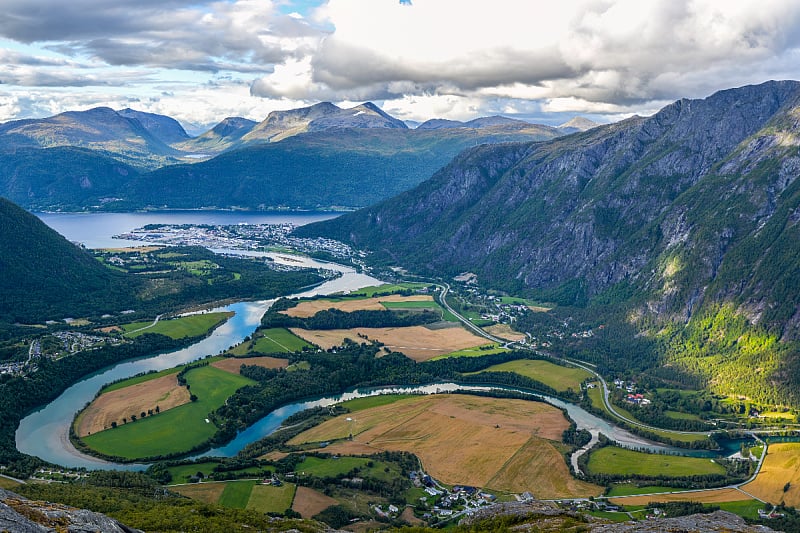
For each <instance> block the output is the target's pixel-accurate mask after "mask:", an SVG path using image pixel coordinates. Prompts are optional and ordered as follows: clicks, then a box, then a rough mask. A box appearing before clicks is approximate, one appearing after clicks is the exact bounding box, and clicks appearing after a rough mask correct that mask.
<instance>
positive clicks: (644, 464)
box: [588, 446, 725, 477]
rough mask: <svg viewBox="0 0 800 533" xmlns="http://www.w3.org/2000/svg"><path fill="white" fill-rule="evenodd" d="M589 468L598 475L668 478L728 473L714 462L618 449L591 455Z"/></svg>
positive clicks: (612, 448)
mask: <svg viewBox="0 0 800 533" xmlns="http://www.w3.org/2000/svg"><path fill="white" fill-rule="evenodd" d="M588 468H589V471H590V472H592V473H595V474H621V475H631V474H638V475H642V476H666V477H686V476H694V475H707V474H725V468H723V467H722V466H721V465H719V464H717V463H715V462H714V461H713V460H711V459H704V458H700V457H681V456H677V455H659V454H650V453H642V452H635V451H633V450H626V449H624V448H617V447H616V446H606V447H604V448H600V449H599V450H597V451H596V452H593V453H592V454H591V455H590V456H589V464H588Z"/></svg>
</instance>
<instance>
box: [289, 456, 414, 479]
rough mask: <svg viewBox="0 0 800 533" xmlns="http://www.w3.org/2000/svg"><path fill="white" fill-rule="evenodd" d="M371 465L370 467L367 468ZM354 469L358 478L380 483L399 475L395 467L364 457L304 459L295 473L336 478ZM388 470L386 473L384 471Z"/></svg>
mask: <svg viewBox="0 0 800 533" xmlns="http://www.w3.org/2000/svg"><path fill="white" fill-rule="evenodd" d="M369 464H371V465H372V466H368V465H369ZM354 468H358V469H360V472H359V474H358V475H359V477H371V478H375V479H380V480H382V481H391V480H392V479H393V478H395V477H397V476H399V475H400V471H399V469H398V468H397V466H396V465H394V464H391V463H383V462H381V461H374V460H372V459H367V458H364V457H348V456H341V457H338V458H335V459H334V458H333V457H329V458H325V459H322V458H319V457H306V459H305V460H304V461H303V462H301V463H298V464H297V466H295V472H297V473H299V474H301V475H302V474H305V475H312V476H316V477H336V476H339V475H345V474H347V473H348V472H350V471H351V470H353V469H354ZM387 468H388V469H389V471H388V472H386V471H385V469H387Z"/></svg>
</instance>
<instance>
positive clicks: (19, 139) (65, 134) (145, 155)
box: [0, 107, 179, 168]
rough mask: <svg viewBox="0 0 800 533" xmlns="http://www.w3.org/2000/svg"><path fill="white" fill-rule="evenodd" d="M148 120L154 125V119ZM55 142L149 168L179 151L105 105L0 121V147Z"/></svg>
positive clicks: (9, 148)
mask: <svg viewBox="0 0 800 533" xmlns="http://www.w3.org/2000/svg"><path fill="white" fill-rule="evenodd" d="M150 123H151V127H154V126H152V124H154V123H155V121H150ZM56 146H75V147H81V148H90V149H92V150H97V151H99V152H105V153H106V154H110V155H112V156H114V157H116V158H118V159H120V160H123V161H127V162H130V163H131V164H135V165H139V166H142V167H150V168H153V167H156V166H161V165H163V164H164V163H165V162H167V161H168V160H169V158H170V157H174V156H176V155H178V153H179V152H178V151H177V150H175V149H174V148H172V147H170V146H169V145H167V144H166V143H165V142H164V141H162V140H161V139H160V138H158V137H157V136H155V135H153V134H152V133H151V132H150V131H149V130H148V129H147V128H146V127H145V126H143V125H142V123H141V122H139V120H138V119H137V118H131V117H130V116H123V115H122V114H120V113H117V112H116V111H114V110H113V109H109V108H107V107H98V108H95V109H90V110H88V111H68V112H66V113H61V114H59V115H55V116H53V117H49V118H42V119H27V120H15V121H12V122H7V123H5V124H0V151H4V152H10V151H13V150H14V149H15V148H53V147H56Z"/></svg>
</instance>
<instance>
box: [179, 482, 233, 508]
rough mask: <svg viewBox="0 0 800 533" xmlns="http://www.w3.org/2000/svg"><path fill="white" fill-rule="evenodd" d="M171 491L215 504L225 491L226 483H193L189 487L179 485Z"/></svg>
mask: <svg viewBox="0 0 800 533" xmlns="http://www.w3.org/2000/svg"><path fill="white" fill-rule="evenodd" d="M169 490H174V491H175V492H177V493H179V494H182V495H183V496H186V497H187V498H191V499H193V500H198V501H201V502H205V503H211V504H215V503H217V502H218V501H219V498H220V496H222V491H224V490H225V483H222V482H217V483H192V484H189V485H178V486H173V487H170V488H169Z"/></svg>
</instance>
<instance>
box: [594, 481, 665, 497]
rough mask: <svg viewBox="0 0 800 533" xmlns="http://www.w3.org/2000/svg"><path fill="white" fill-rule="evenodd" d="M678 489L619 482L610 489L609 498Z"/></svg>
mask: <svg viewBox="0 0 800 533" xmlns="http://www.w3.org/2000/svg"><path fill="white" fill-rule="evenodd" d="M675 490H679V489H676V488H675V487H658V486H652V485H649V486H646V487H637V486H636V485H633V484H632V483H618V484H615V485H613V486H612V487H611V490H610V491H608V494H606V496H608V497H609V498H613V497H614V496H636V495H637V494H652V493H656V492H673V491H675Z"/></svg>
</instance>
